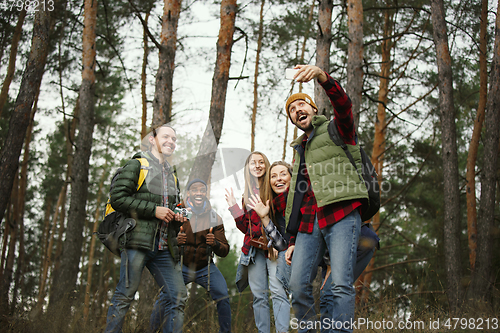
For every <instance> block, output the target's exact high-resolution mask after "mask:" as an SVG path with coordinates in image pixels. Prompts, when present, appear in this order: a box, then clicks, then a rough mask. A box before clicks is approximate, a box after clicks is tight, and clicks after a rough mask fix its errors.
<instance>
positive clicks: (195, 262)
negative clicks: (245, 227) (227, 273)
mask: <svg viewBox="0 0 500 333" xmlns="http://www.w3.org/2000/svg"><path fill="white" fill-rule="evenodd" d="M206 203H207V205H206V207H205V209H204V210H203V212H202V213H201V214H199V215H197V214H195V213H194V212H193V215H192V216H191V220H190V221H188V222H186V223H184V225H183V228H184V232H185V233H186V244H185V245H184V262H183V264H184V265H185V266H187V267H189V268H192V269H194V270H195V271H198V270H200V269H202V268H204V267H205V266H207V265H208V258H207V240H206V237H207V234H208V232H209V230H210V226H211V225H210V222H211V221H210V214H211V212H212V206H211V205H210V203H209V202H208V201H207V202H206ZM213 213H215V211H213ZM215 215H216V221H217V223H216V226H215V227H214V229H213V234H214V235H215V240H216V245H214V246H212V250H213V252H214V253H215V254H216V255H218V256H219V257H225V256H227V254H228V253H229V244H228V243H227V239H226V236H225V234H224V225H223V224H222V218H221V217H220V216H219V215H218V214H217V213H215ZM191 225H193V226H195V229H197V230H201V231H199V232H197V233H193V229H192V227H191Z"/></svg>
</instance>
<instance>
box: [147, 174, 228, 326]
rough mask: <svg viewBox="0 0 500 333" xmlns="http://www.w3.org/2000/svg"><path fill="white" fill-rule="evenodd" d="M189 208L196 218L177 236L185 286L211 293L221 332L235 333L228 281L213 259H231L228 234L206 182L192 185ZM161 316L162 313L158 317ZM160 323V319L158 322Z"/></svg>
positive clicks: (198, 181)
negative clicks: (212, 202) (233, 332)
mask: <svg viewBox="0 0 500 333" xmlns="http://www.w3.org/2000/svg"><path fill="white" fill-rule="evenodd" d="M186 207H188V208H190V209H191V211H192V213H193V214H192V216H191V219H190V221H189V222H186V223H184V225H183V226H182V227H181V231H180V232H179V234H178V235H177V240H178V244H179V246H181V255H182V257H183V260H182V261H183V266H182V274H183V276H184V283H185V284H188V283H190V282H194V283H197V284H199V285H200V286H202V287H203V288H205V289H207V290H208V291H209V293H210V296H211V297H212V299H213V300H214V301H215V302H216V303H217V313H218V314H219V326H220V329H219V332H231V307H230V304H229V295H228V292H227V284H226V280H225V279H224V276H222V274H221V272H220V271H219V269H218V268H217V266H215V264H214V262H213V260H212V257H211V254H212V252H213V253H215V254H216V255H218V256H219V257H225V256H227V254H228V253H229V244H228V243H227V240H226V236H225V234H224V225H223V223H222V218H221V217H220V216H219V215H218V214H217V213H216V212H215V211H214V210H213V209H212V206H211V205H210V202H209V201H208V199H207V184H206V183H205V181H203V180H201V179H198V178H196V179H193V180H192V181H190V182H189V184H188V186H187V200H186ZM209 265H210V267H209ZM209 275H210V277H209ZM160 305H161V300H159V301H157V302H156V304H155V310H153V313H155V312H157V311H158V308H159V307H160ZM160 314H161V311H160V312H158V313H157V315H160ZM160 321H161V319H159V318H158V319H157V320H156V322H160ZM151 328H152V331H156V329H157V327H151Z"/></svg>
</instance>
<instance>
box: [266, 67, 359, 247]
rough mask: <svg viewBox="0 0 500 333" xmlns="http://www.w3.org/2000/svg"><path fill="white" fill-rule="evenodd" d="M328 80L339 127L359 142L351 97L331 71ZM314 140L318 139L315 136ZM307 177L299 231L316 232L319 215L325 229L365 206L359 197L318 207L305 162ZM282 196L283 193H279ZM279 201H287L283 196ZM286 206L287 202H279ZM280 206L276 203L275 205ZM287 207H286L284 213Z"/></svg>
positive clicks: (352, 141) (350, 139) (325, 85)
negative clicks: (306, 188)
mask: <svg viewBox="0 0 500 333" xmlns="http://www.w3.org/2000/svg"><path fill="white" fill-rule="evenodd" d="M325 74H326V76H327V78H328V79H327V80H326V81H325V82H324V83H321V85H322V87H323V89H324V90H325V92H326V94H327V95H328V97H329V98H330V102H331V103H332V105H333V110H334V113H335V119H336V122H337V127H338V129H339V134H340V137H341V138H342V139H343V140H344V142H345V143H346V144H348V145H355V144H356V141H355V129H354V118H353V115H352V103H351V99H350V98H349V96H348V95H347V94H346V93H345V91H344V89H343V88H342V87H341V86H340V84H339V83H338V82H337V81H336V80H334V79H333V78H332V77H331V76H330V75H328V73H325ZM312 140H314V138H313V139H312ZM306 143H307V135H304V138H303V140H302V147H303V148H304V149H305V146H306ZM304 176H305V179H306V180H307V184H308V190H307V192H306V193H305V194H304V199H303V201H302V206H301V208H300V214H299V217H298V218H299V219H300V224H299V232H305V233H308V234H310V233H312V231H313V227H314V217H315V216H316V215H317V217H318V225H319V227H320V229H323V228H325V227H327V226H329V225H332V224H334V223H336V222H338V221H340V220H342V219H343V218H344V217H346V216H347V215H349V214H350V213H352V212H353V211H354V210H355V209H357V208H359V207H361V201H359V200H349V201H342V202H336V203H333V204H330V205H326V206H323V207H318V205H317V203H316V198H315V196H314V192H313V190H312V187H311V180H310V178H309V174H308V173H307V167H306V166H305V165H304ZM278 197H279V196H278ZM279 201H283V199H280V200H279ZM279 204H280V205H281V207H282V205H283V203H282V202H280V203H279ZM275 207H276V206H275ZM285 208H286V197H285ZM284 211H285V210H284V209H283V212H284ZM293 244H295V236H292V237H291V238H290V245H293Z"/></svg>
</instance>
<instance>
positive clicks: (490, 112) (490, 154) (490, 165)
mask: <svg viewBox="0 0 500 333" xmlns="http://www.w3.org/2000/svg"><path fill="white" fill-rule="evenodd" d="M499 2H500V1H499ZM488 96H489V98H488V105H487V112H486V115H485V126H484V127H485V133H484V162H483V169H482V177H481V178H482V179H481V202H480V206H479V214H478V223H477V243H478V247H477V258H476V270H475V272H474V274H473V276H472V277H473V278H472V283H471V289H472V291H473V292H472V295H473V296H474V297H475V299H476V300H484V301H491V297H492V293H491V292H490V291H491V289H492V287H493V283H494V281H495V277H494V274H493V267H492V258H493V257H492V254H493V253H494V251H495V247H494V246H493V235H494V223H495V222H494V221H495V206H496V205H495V194H496V185H497V181H498V173H497V172H498V155H499V153H500V151H499V148H500V147H499V140H500V3H499V6H498V8H497V16H496V23H495V46H494V49H493V60H492V63H491V73H490V91H489V93H488Z"/></svg>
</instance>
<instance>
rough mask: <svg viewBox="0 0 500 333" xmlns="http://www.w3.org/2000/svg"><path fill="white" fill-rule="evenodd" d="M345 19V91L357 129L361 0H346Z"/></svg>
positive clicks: (360, 70) (360, 71)
mask: <svg viewBox="0 0 500 333" xmlns="http://www.w3.org/2000/svg"><path fill="white" fill-rule="evenodd" d="M347 19H348V27H349V44H348V46H347V85H346V92H347V94H349V97H350V98H351V102H352V113H353V116H354V127H355V129H356V130H357V129H358V125H359V112H360V110H361V94H362V90H363V3H362V1H361V0H348V1H347Z"/></svg>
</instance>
